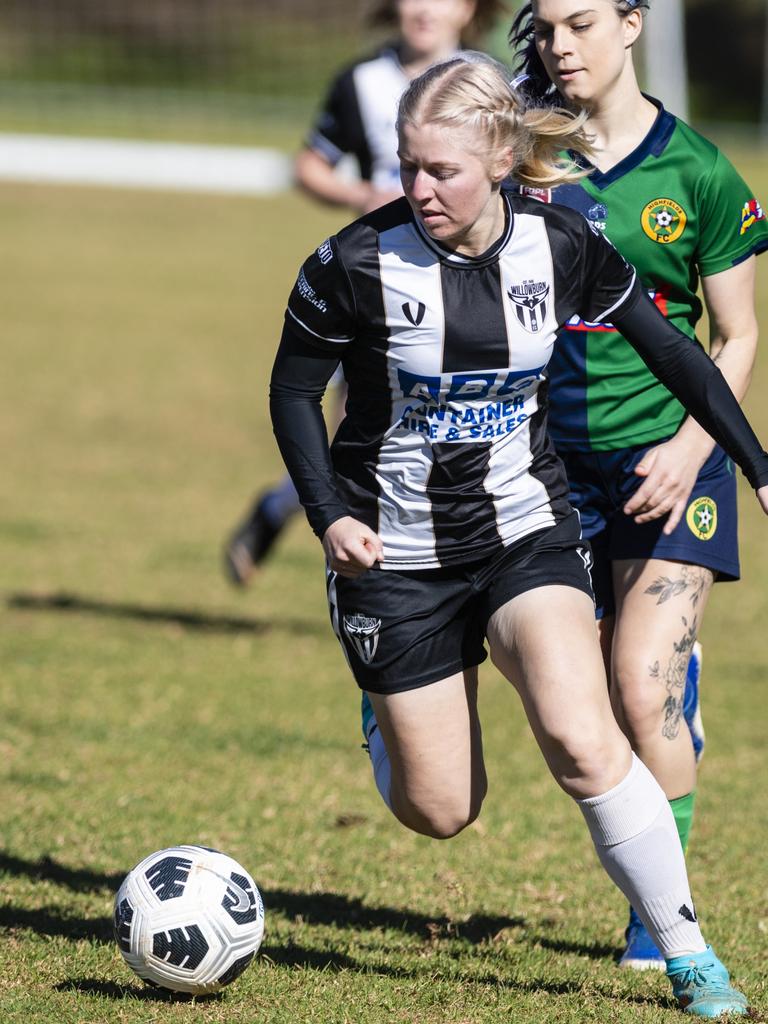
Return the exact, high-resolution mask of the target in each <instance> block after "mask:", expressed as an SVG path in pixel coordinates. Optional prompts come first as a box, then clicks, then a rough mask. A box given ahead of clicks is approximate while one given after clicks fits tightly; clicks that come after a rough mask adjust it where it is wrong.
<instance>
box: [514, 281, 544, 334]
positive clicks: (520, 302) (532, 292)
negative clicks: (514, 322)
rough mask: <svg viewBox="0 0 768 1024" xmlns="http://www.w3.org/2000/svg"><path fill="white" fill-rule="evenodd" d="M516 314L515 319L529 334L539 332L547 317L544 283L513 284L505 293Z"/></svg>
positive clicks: (525, 282)
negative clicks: (510, 300)
mask: <svg viewBox="0 0 768 1024" xmlns="http://www.w3.org/2000/svg"><path fill="white" fill-rule="evenodd" d="M507 295H508V296H509V297H510V299H512V303H513V305H514V307H515V312H516V313H517V319H518V320H519V321H520V323H521V324H522V325H523V327H524V328H525V329H526V331H530V332H531V334H536V333H537V331H540V330H541V328H542V325H543V324H544V320H545V319H546V316H547V302H546V300H547V296H548V295H549V285H548V284H547V282H546V281H523V283H522V284H513V285H512V287H511V288H510V289H509V291H508V292H507Z"/></svg>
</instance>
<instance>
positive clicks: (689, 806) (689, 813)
mask: <svg viewBox="0 0 768 1024" xmlns="http://www.w3.org/2000/svg"><path fill="white" fill-rule="evenodd" d="M695 800H696V790H695V789H694V790H693V792H691V793H688V794H687V795H686V796H678V797H675V799H674V800H670V801H669V806H670V807H671V808H672V814H673V815H674V817H675V824H676V825H677V834H678V835H679V836H680V845H681V846H682V848H683V853H687V852H688V836H689V835H690V832H691V824H692V822H693V804H694V802H695Z"/></svg>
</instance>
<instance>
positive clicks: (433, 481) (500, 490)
mask: <svg viewBox="0 0 768 1024" xmlns="http://www.w3.org/2000/svg"><path fill="white" fill-rule="evenodd" d="M504 201H505V204H506V227H505V231H504V234H503V236H502V237H501V238H500V239H499V240H498V241H497V242H496V244H495V245H494V246H493V247H492V248H491V249H489V250H488V251H487V252H486V253H484V254H483V255H482V256H480V257H477V258H474V259H473V258H467V257H463V256H461V255H458V254H456V253H453V252H451V251H449V250H447V249H445V248H443V247H441V246H440V245H439V244H438V243H436V242H435V241H434V240H433V239H431V238H430V236H429V235H428V234H427V233H426V231H425V230H424V229H423V227H422V226H421V224H420V223H419V222H418V221H416V220H415V219H414V217H413V215H412V213H411V209H410V207H409V205H408V202H407V201H406V200H405V199H401V200H397V201H396V202H394V203H390V204H389V205H387V206H385V207H383V208H382V209H381V210H379V211H376V212H375V213H373V214H369V215H368V216H366V217H364V218H361V219H360V220H358V221H356V222H354V223H353V224H351V225H350V226H348V227H346V228H345V229H344V230H342V231H341V232H340V233H339V234H338V235H336V236H334V237H332V238H330V239H328V240H327V241H325V242H323V244H322V245H321V246H320V247H319V248H318V249H317V250H316V252H314V253H313V254H312V255H311V256H310V258H309V259H308V260H307V261H306V262H305V263H304V265H303V267H302V268H301V271H300V272H299V276H298V280H297V283H296V285H295V287H294V289H293V292H292V293H291V296H290V299H289V303H288V309H287V312H286V323H285V331H284V342H285V339H286V338H289V339H290V338H294V339H296V338H297V339H299V340H300V341H301V343H302V344H304V345H306V344H307V343H309V344H311V345H312V346H314V347H315V349H316V350H318V351H322V352H323V353H325V354H327V355H329V356H331V357H332V356H333V354H334V353H335V354H336V357H337V358H338V359H340V360H341V362H342V365H343V367H344V374H345V376H346V379H347V382H348V385H349V398H348V402H347V409H346V418H345V420H344V421H343V423H342V424H341V426H340V428H339V430H338V433H337V434H336V437H335V439H334V441H333V444H332V447H331V457H332V464H333V473H334V476H335V479H334V480H333V481H329V480H328V479H327V478H325V479H324V480H319V479H318V480H317V481H315V483H316V484H317V490H318V492H322V491H323V489H324V488H325V487H333V488H335V490H336V494H337V496H338V499H339V500H340V504H339V503H338V502H336V503H335V504H334V501H330V502H329V503H328V502H326V503H325V504H324V499H323V495H322V493H320V494H319V496H318V495H315V494H313V493H312V488H313V486H314V485H313V484H312V483H311V482H309V483H307V482H306V481H300V480H297V487H298V488H299V494H300V496H301V497H302V500H303V501H304V504H305V507H306V508H307V511H308V515H309V517H310V521H311V522H312V525H313V527H314V528H315V530H316V531H317V532H318V533H320V534H322V532H323V531H324V529H325V528H326V527H327V525H329V523H330V522H331V521H333V519H334V518H338V516H339V514H344V510H346V513H348V514H350V515H352V516H354V517H356V518H358V519H360V520H362V521H363V522H365V523H366V524H367V525H368V526H370V527H371V528H372V529H374V530H375V531H377V532H378V534H379V535H380V537H381V539H382V541H383V544H384V553H385V560H384V562H383V564H382V568H392V569H394V568H398V569H408V568H412V569H417V568H418V569H424V568H435V567H440V566H449V565H455V564H460V563H464V562H469V561H473V560H475V559H478V558H484V557H486V556H488V555H490V554H493V553H494V552H495V551H497V550H499V549H500V548H501V547H504V546H508V545H510V544H513V543H515V542H516V541H518V540H520V539H521V538H522V537H525V536H526V535H528V534H530V533H533V532H534V531H537V530H541V529H544V528H546V527H549V526H552V525H554V524H555V523H556V522H558V521H559V520H560V519H562V518H564V517H565V516H566V515H567V514H568V513H569V512H570V506H569V504H568V498H567V495H568V487H567V483H566V478H565V473H564V471H563V468H562V465H561V463H560V461H559V459H558V458H557V456H556V454H555V452H554V449H553V447H552V445H551V443H550V441H549V439H548V437H547V432H546V366H547V363H548V361H549V359H550V356H551V353H552V346H553V344H554V343H555V340H556V334H557V329H558V327H559V326H561V325H562V324H563V323H565V322H566V321H567V320H569V319H570V318H571V317H572V316H574V315H576V314H578V315H579V316H582V317H584V319H586V320H588V321H590V322H591V323H594V322H598V321H600V320H601V319H603V318H604V317H611V316H614V317H615V315H616V314H617V313H618V312H620V310H621V309H622V308H623V307H625V306H628V305H629V304H631V303H632V302H633V301H634V299H635V296H636V294H637V292H638V291H639V288H638V287H637V286H636V284H635V273H634V270H633V268H632V267H631V266H629V265H628V264H627V263H626V262H625V261H624V260H623V259H622V257H621V256H620V255H619V254H618V253H617V251H616V250H615V249H614V248H613V247H612V246H611V245H610V243H608V242H606V241H605V240H604V239H603V238H602V236H601V235H600V233H599V232H595V231H594V230H593V229H592V228H591V226H590V225H589V223H588V222H587V221H586V220H585V219H584V218H583V217H581V215H580V214H577V213H574V212H573V211H571V210H568V209H565V208H562V207H557V206H548V205H544V204H542V203H538V202H536V201H535V200H532V199H528V198H523V197H520V196H517V195H509V194H504ZM279 433H280V432H279V431H278V440H280V437H279ZM292 444H293V449H294V451H296V452H297V459H298V461H297V460H296V459H291V458H289V468H292V467H291V465H290V462H291V461H293V462H294V465H293V470H295V471H296V472H295V473H294V478H295V479H296V476H302V475H303V471H302V470H300V469H298V466H299V462H300V459H301V453H300V452H299V451H298V449H300V448H301V442H300V440H299V441H295V443H293V442H292ZM284 450H285V449H284ZM309 472H310V475H312V472H313V470H312V468H311V467H309ZM318 472H319V470H318ZM309 498H311V499H312V500H311V501H310V500H308V499H309ZM315 498H317V500H315Z"/></svg>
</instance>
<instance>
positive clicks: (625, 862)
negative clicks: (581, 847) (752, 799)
mask: <svg viewBox="0 0 768 1024" xmlns="http://www.w3.org/2000/svg"><path fill="white" fill-rule="evenodd" d="M576 803H577V804H578V805H579V807H580V808H581V813H582V814H583V815H584V818H585V819H586V822H587V825H588V826H589V831H590V833H591V834H592V841H593V842H594V844H595V849H596V850H597V855H598V857H599V858H600V862H601V864H602V865H603V867H604V868H605V870H606V871H607V872H608V875H609V876H610V877H611V879H612V880H613V881H614V882H615V883H616V885H617V886H618V887H619V889H621V891H622V892H623V893H624V895H625V896H626V897H627V899H628V900H629V902H630V903H631V904H632V906H633V907H634V908H635V910H636V911H637V913H638V916H639V917H640V920H641V921H642V922H643V924H644V925H645V927H646V928H647V929H648V932H649V933H650V936H651V938H652V939H653V941H654V942H655V943H656V945H657V946H658V947H659V949H660V950H661V953H662V955H663V956H664V958H665V959H667V960H669V959H670V957H673V956H683V955H689V954H691V953H703V952H704V950H705V949H706V948H707V945H706V943H705V941H704V938H703V936H702V934H701V930H700V929H699V925H698V922H697V920H696V911H695V909H694V906H693V899H692V898H691V890H690V887H689V885H688V876H687V872H686V868H685V856H684V855H683V849H682V847H681V845H680V837H679V836H678V834H677V828H676V826H675V819H674V817H673V815H672V809H671V808H670V806H669V801H668V800H667V798H666V796H665V795H664V791H663V790H662V788H661V786H660V785H659V784H658V782H657V781H656V779H654V777H653V775H651V773H650V772H649V771H648V769H647V768H646V767H645V765H644V764H643V762H642V761H641V760H640V759H639V758H637V757H635V755H634V754H633V755H632V767H631V768H630V770H629V774H628V775H627V776H626V778H624V779H623V780H622V781H621V782H620V783H619V784H618V785H617V786H614V787H613V789H609V790H608V792H607V793H603V794H602V795H601V796H593V797H588V798H587V799H586V800H577V801H576Z"/></svg>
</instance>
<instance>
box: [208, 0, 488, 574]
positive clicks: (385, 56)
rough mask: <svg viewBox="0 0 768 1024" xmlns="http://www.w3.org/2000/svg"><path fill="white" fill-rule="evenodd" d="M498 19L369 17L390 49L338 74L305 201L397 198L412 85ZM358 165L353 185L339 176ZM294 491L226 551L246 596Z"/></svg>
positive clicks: (273, 501) (263, 504)
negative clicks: (402, 116)
mask: <svg viewBox="0 0 768 1024" xmlns="http://www.w3.org/2000/svg"><path fill="white" fill-rule="evenodd" d="M503 9H504V3H503V0H383V2H381V3H378V4H377V5H376V6H375V7H374V8H373V10H372V13H371V16H370V23H371V24H372V25H373V26H382V27H387V28H389V27H391V28H392V29H394V30H396V37H395V38H394V39H393V41H392V42H390V43H388V44H387V45H385V46H383V47H382V48H381V49H379V50H378V52H377V53H375V54H374V55H373V56H372V57H367V58H365V59H363V60H361V61H358V62H357V63H355V64H353V65H352V66H351V67H349V68H347V69H346V70H344V71H342V72H341V73H340V74H339V75H338V77H337V78H336V79H335V80H334V82H333V83H332V85H331V88H330V90H329V92H328V95H327V98H326V100H325V104H324V106H323V109H322V111H321V113H320V115H319V117H318V119H317V121H316V123H315V125H314V127H313V128H312V130H311V132H310V134H309V137H308V138H307V141H306V144H305V146H304V148H303V149H302V151H301V152H300V153H299V155H298V157H297V158H296V163H295V173H296V180H297V182H298V184H299V185H300V186H301V188H302V189H303V190H304V191H305V192H307V193H308V194H309V195H310V196H312V197H314V198H315V199H318V200H319V201H321V202H324V203H329V204H331V205H334V206H343V207H350V208H351V209H352V210H353V211H354V212H355V213H356V214H362V213H367V212H369V211H370V210H375V209H376V208H377V207H379V206H382V205H383V204H384V203H387V202H389V201H390V200H392V199H394V198H396V197H397V196H400V195H402V188H401V186H400V163H399V161H398V157H397V132H396V129H395V118H396V114H397V104H398V101H399V99H400V96H401V95H402V93H403V92H404V91H405V89H406V87H407V86H408V84H409V82H410V81H411V80H412V79H413V78H415V77H416V76H417V75H419V74H420V73H421V72H422V71H424V70H425V69H426V68H427V67H429V65H430V64H434V63H435V62H436V61H439V60H442V59H444V58H445V57H448V56H450V55H451V54H452V53H454V52H455V51H456V50H457V49H458V48H459V46H461V45H463V44H471V43H476V42H477V41H478V40H479V39H481V38H482V37H483V35H484V34H485V33H486V32H487V31H488V30H489V29H490V28H491V27H492V26H493V24H494V23H495V21H496V20H497V18H498V16H499V14H500V13H501V12H502V10H503ZM347 155H351V156H352V157H354V159H355V161H356V163H357V166H358V170H359V180H352V179H351V177H350V175H348V174H345V173H344V172H343V171H342V170H340V169H339V163H340V161H341V160H342V158H343V157H345V156H347ZM332 383H333V385H335V388H336V398H335V403H334V404H335V408H334V414H333V424H332V425H333V426H334V427H336V426H337V425H338V423H339V422H340V420H341V417H342V415H343V406H344V400H345V395H346V388H345V387H344V381H343V377H342V376H341V374H340V373H339V375H338V376H337V377H336V378H335V379H334V381H333V382H332ZM300 509H301V506H300V505H299V499H298V495H297V494H296V488H295V487H294V486H293V483H292V481H291V478H290V477H289V476H287V475H286V476H284V477H283V479H282V480H281V481H280V482H279V483H278V484H277V485H276V486H274V487H272V488H270V489H269V490H267V491H266V492H264V493H263V494H262V495H260V496H259V497H258V498H257V499H256V501H255V502H254V503H253V504H252V506H251V507H250V509H249V510H248V513H247V515H246V516H245V518H244V519H243V521H242V522H241V523H240V524H239V525H238V526H237V528H236V529H235V530H234V531H233V533H232V534H231V535H230V537H229V538H228V539H227V541H226V543H225V547H224V569H225V572H226V575H227V577H228V578H229V579H230V580H231V581H232V583H234V584H235V585H237V586H244V585H245V584H246V583H247V582H248V580H249V579H250V577H251V575H252V573H253V570H254V568H255V567H256V566H257V565H259V563H260V562H262V561H263V559H264V558H265V557H266V556H267V554H268V553H269V551H270V549H271V548H272V545H273V544H274V543H275V541H276V539H277V537H278V536H279V534H280V532H281V531H282V529H283V527H284V526H285V525H286V523H287V522H288V520H289V519H290V518H291V517H292V516H293V515H295V514H296V513H297V512H299V511H300Z"/></svg>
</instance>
